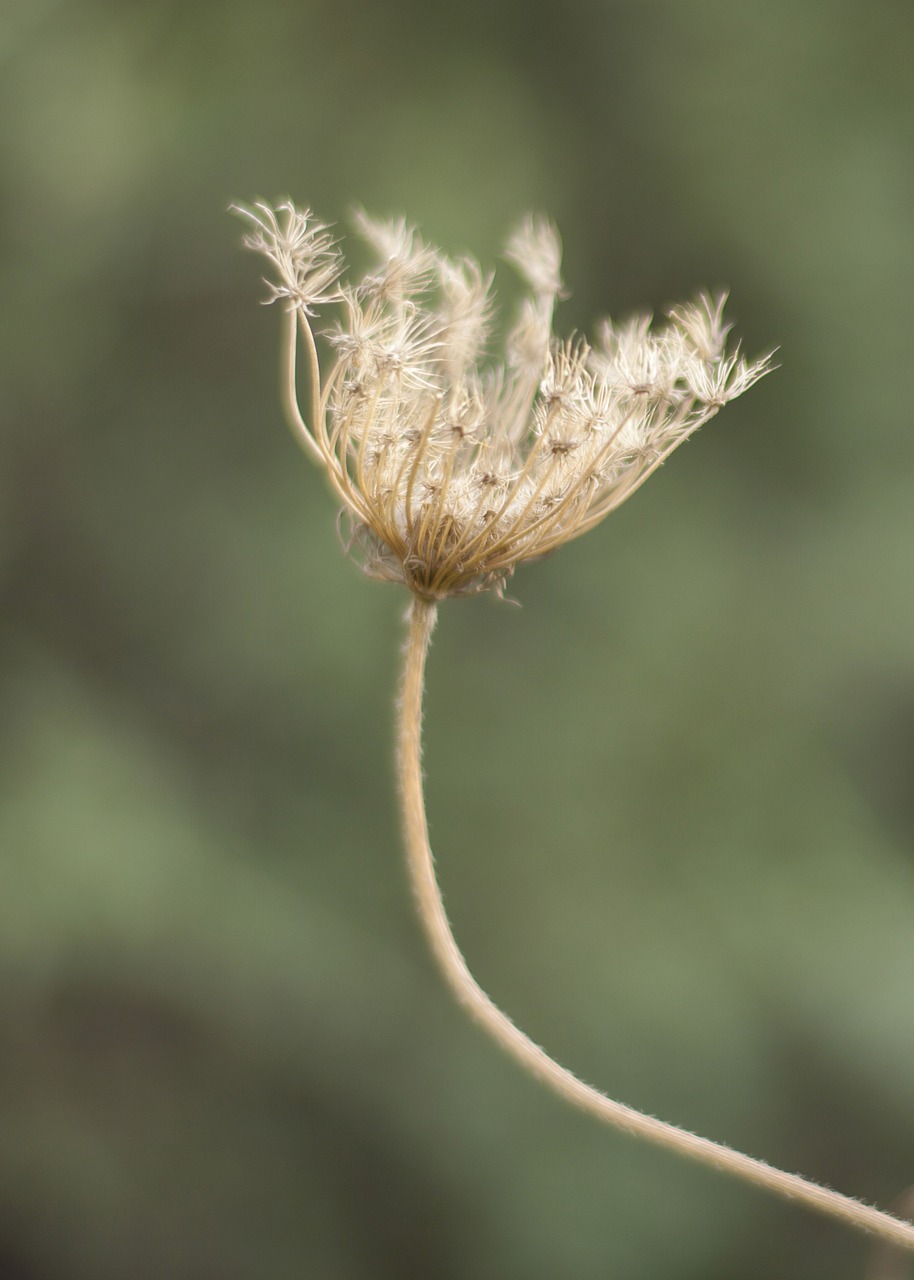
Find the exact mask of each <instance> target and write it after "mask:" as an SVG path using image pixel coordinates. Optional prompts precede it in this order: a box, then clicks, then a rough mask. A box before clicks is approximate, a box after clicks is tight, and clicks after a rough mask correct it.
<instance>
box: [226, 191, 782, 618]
mask: <svg viewBox="0 0 914 1280" xmlns="http://www.w3.org/2000/svg"><path fill="white" fill-rule="evenodd" d="M239 212H240V213H242V215H243V216H244V217H245V218H246V219H247V220H248V221H249V222H250V224H251V227H252V230H251V231H250V232H249V233H248V234H247V235H246V236H245V241H244V242H245V244H246V245H247V247H248V248H250V249H254V250H256V251H257V252H259V253H262V254H263V255H264V256H265V257H266V258H267V259H268V260H269V262H270V264H271V268H272V276H273V278H272V279H271V280H270V288H271V298H270V301H275V300H280V301H282V302H284V303H285V305H286V307H287V308H288V310H289V312H290V314H291V317H292V325H291V326H290V342H291V350H290V355H291V357H292V362H291V363H292V368H293V371H294V354H295V345H296V341H297V339H296V327H297V323H298V322H300V325H301V328H302V333H303V335H304V336H305V339H306V344H307V346H308V349H309V351H310V352H311V353H312V368H313V370H314V371H315V373H316V372H317V361H316V355H315V354H314V341H313V337H312V331H311V328H310V324H309V319H308V317H309V316H311V315H313V314H314V312H315V310H316V309H317V308H318V307H320V306H324V305H327V304H339V314H338V316H337V319H336V321H335V324H333V325H332V327H331V328H330V329H329V330H328V331H327V335H326V336H327V339H328V342H329V345H330V348H331V351H332V353H333V357H334V359H333V363H332V365H331V367H330V368H329V370H328V371H327V372H326V374H325V375H324V376H323V377H322V378H321V384H320V386H316V387H314V388H312V397H311V410H310V418H311V421H310V422H309V423H308V424H307V425H305V420H304V417H303V415H302V413H301V410H300V409H299V407H298V405H297V404H296V403H294V402H293V403H292V404H291V405H290V411H291V413H292V415H293V420H294V421H295V422H296V423H297V424H298V425H300V427H301V431H302V435H303V439H304V441H305V443H306V444H307V446H308V448H309V451H310V452H312V453H313V454H314V455H315V456H316V457H318V458H319V460H320V461H321V463H322V464H323V466H324V467H325V468H326V472H327V476H328V478H329V480H330V483H331V486H332V487H333V489H334V491H335V492H336V494H337V496H338V497H339V499H340V500H341V502H342V504H343V510H344V514H345V517H346V519H347V521H348V524H349V528H350V538H349V544H350V546H351V547H352V548H353V549H354V550H356V551H357V552H358V554H359V555H360V556H361V557H362V560H363V563H364V567H365V569H366V571H367V572H368V573H370V574H372V575H373V576H375V577H380V578H386V579H391V580H394V581H397V582H403V583H405V584H406V585H407V586H408V587H410V588H411V589H412V590H413V591H414V592H415V593H416V594H417V595H420V596H422V597H425V598H428V599H440V598H443V597H445V596H449V595H463V594H467V593H470V592H476V591H483V590H485V589H487V588H490V587H494V588H495V589H496V590H501V589H502V588H503V586H504V583H505V581H506V579H507V578H508V577H509V576H510V575H511V574H512V573H513V571H514V569H515V567H516V565H518V564H520V563H522V562H523V561H525V560H533V559H536V558H538V557H540V556H543V555H546V554H548V553H549V552H550V551H553V550H554V549H555V548H556V547H558V546H560V545H561V544H562V543H563V542H568V541H570V540H571V539H572V538H576V537H578V536H579V535H580V534H582V533H584V532H586V530H588V529H590V528H592V527H593V525H595V524H597V523H598V521H600V520H602V519H603V517H604V516H605V515H607V514H608V513H609V512H610V511H612V510H614V509H615V508H616V507H617V506H619V504H620V503H621V502H623V501H624V500H625V499H626V498H627V497H628V496H629V494H631V493H633V492H634V490H635V489H636V488H637V487H638V486H639V485H640V484H641V483H642V482H643V481H644V480H645V479H646V478H647V476H648V475H649V474H650V473H651V472H652V471H653V470H654V469H655V468H656V467H657V466H659V464H660V463H661V462H662V461H663V460H664V458H665V457H666V456H667V455H668V454H669V453H670V452H671V451H672V450H673V449H675V448H676V446H677V445H679V444H681V443H682V441H683V440H685V439H687V438H688V436H690V435H691V434H692V432H693V431H695V430H696V428H698V427H699V426H701V424H702V423H703V422H706V421H707V419H708V418H710V417H712V416H713V414H715V413H716V412H717V410H718V409H719V408H720V407H721V406H722V405H724V404H725V403H726V402H727V401H728V400H732V399H734V397H736V396H738V395H741V394H742V393H743V392H744V391H746V390H747V389H748V388H749V387H750V386H751V385H752V383H753V382H755V381H757V379H758V378H760V377H761V376H762V375H763V374H765V373H767V372H768V370H769V369H770V367H771V365H770V361H769V359H768V358H767V357H766V358H764V359H762V360H758V361H755V362H754V363H750V362H747V361H746V360H745V359H744V357H743V356H742V355H741V354H740V352H739V349H738V348H737V349H736V350H734V351H732V352H728V351H727V347H726V339H727V333H728V330H729V327H730V326H729V325H727V324H725V323H724V321H723V305H724V297H723V296H720V297H717V298H713V299H712V298H709V297H707V296H705V295H701V296H700V297H699V298H698V299H697V300H696V301H695V302H693V303H688V304H685V305H683V306H680V307H676V308H673V309H672V310H671V311H670V312H669V313H668V316H667V319H666V321H665V323H663V324H661V325H660V326H659V327H658V326H654V325H653V324H652V322H651V319H650V317H647V316H643V317H636V318H635V319H634V320H631V321H629V322H628V323H626V324H623V325H621V326H620V325H615V324H613V323H612V322H611V321H609V320H607V321H604V323H603V324H602V326H601V327H600V329H599V340H598V342H597V345H596V347H595V348H591V347H590V346H589V344H588V343H587V342H586V341H584V340H583V339H580V338H578V339H575V340H574V341H564V342H563V341H558V340H556V339H555V338H553V336H552V313H553V308H554V305H555V302H556V299H557V298H558V297H559V296H560V295H561V291H562V280H561V249H560V244H559V239H558V235H557V233H556V231H555V228H554V227H552V225H551V224H550V223H549V222H547V221H546V220H544V219H539V218H528V219H526V221H525V222H524V223H523V224H522V225H521V227H520V228H519V230H518V231H517V232H516V233H515V234H514V235H513V236H512V238H511V240H510V242H509V245H508V250H507V257H508V258H509V260H510V261H511V262H512V263H513V264H514V265H515V266H516V267H517V268H518V269H519V270H520V272H521V275H522V276H523V277H524V279H525V281H526V283H527V284H528V286H529V288H530V295H529V296H528V297H527V298H526V299H524V300H523V302H522V303H521V307H520V314H519V317H518V320H517V322H516V324H515V325H514V327H513V329H512V330H511V331H510V332H509V334H508V338H507V342H506V357H505V359H504V361H502V362H500V363H499V362H492V363H490V364H488V365H487V364H482V365H480V355H481V353H482V352H483V350H484V347H485V343H486V339H487V335H488V330H489V324H490V319H491V313H492V299H491V284H492V278H491V276H489V275H485V274H484V273H483V271H482V269H481V268H480V267H479V265H478V264H477V263H476V262H474V261H473V260H472V259H469V258H465V259H461V260H459V261H452V260H450V259H448V258H446V257H445V256H444V255H443V254H442V253H441V252H440V251H438V250H437V249H433V248H432V247H431V246H429V245H427V244H426V243H425V242H424V241H423V240H422V239H421V238H420V237H419V235H418V234H417V232H416V231H415V229H414V228H413V227H411V226H410V225H409V224H408V223H407V222H405V221H404V220H402V219H401V220H397V221H390V222H382V221H377V220H375V219H373V218H369V217H368V215H367V214H364V213H361V212H359V213H357V214H356V215H355V222H356V228H357V230H358V231H359V233H360V234H361V235H362V237H363V238H364V239H365V240H366V241H367V242H368V244H369V246H370V247H371V249H372V250H373V251H374V253H375V255H376V257H377V261H376V263H375V265H374V266H373V267H372V268H371V269H370V270H369V271H368V272H367V274H366V275H365V276H364V278H363V279H362V280H361V281H359V282H358V283H357V284H355V285H350V286H346V287H342V288H341V287H340V284H339V279H340V275H341V270H342V261H341V258H340V256H339V254H338V252H337V250H336V247H335V244H334V241H333V240H332V238H331V236H330V234H329V232H328V230H327V228H326V227H325V226H323V225H322V224H320V223H318V222H316V221H315V220H314V219H313V218H312V215H311V213H310V212H309V211H300V210H297V209H296V208H295V207H294V206H293V205H292V204H291V203H290V202H285V203H283V204H281V205H279V206H278V207H277V208H276V209H275V210H274V209H272V208H271V207H270V206H269V205H265V204H256V205H254V206H252V207H251V208H248V209H239ZM289 386H290V395H293V391H292V388H293V387H294V378H290V382H289Z"/></svg>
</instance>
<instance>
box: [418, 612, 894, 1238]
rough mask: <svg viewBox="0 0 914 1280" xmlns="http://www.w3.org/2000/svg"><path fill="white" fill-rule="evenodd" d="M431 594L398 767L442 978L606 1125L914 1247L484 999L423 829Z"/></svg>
mask: <svg viewBox="0 0 914 1280" xmlns="http://www.w3.org/2000/svg"><path fill="white" fill-rule="evenodd" d="M436 614H437V606H436V604H435V603H433V602H430V601H427V600H423V599H421V598H419V597H418V596H415V597H414V598H413V601H412V605H411V608H410V612H409V615H408V634H407V640H406V645H405V649H404V666H403V681H402V687H401V697H400V707H399V728H398V772H399V782H400V799H401V805H402V816H403V826H404V833H405V839H406V851H407V857H408V863H409V869H410V875H411V878H412V883H413V889H414V892H415V896H416V905H417V908H418V912H419V917H420V920H421V922H422V927H423V929H424V931H425V935H426V937H427V939H428V942H429V944H430V946H431V949H432V952H433V953H434V956H435V959H436V961H437V963H438V967H439V968H440V970H441V972H442V974H443V976H444V978H445V980H446V982H447V984H448V986H449V987H450V988H451V990H452V992H453V993H454V995H455V996H456V998H457V1000H458V1002H459V1003H460V1004H461V1005H463V1007H464V1008H465V1009H466V1010H467V1011H468V1013H469V1014H470V1015H471V1017H473V1018H474V1019H475V1020H476V1022H478V1023H479V1024H480V1025H481V1026H482V1027H483V1029H484V1030H485V1031H487V1032H488V1034H489V1035H490V1036H491V1037H492V1039H493V1040H494V1041H495V1042H496V1043H497V1044H498V1045H500V1046H501V1048H502V1049H504V1050H505V1052H506V1053H508V1054H510V1055H511V1057H512V1058H514V1059H515V1060H516V1061H517V1062H518V1063H519V1064H520V1065H521V1066H522V1067H523V1068H524V1069H525V1070H526V1071H528V1072H529V1073H530V1074H531V1075H533V1076H535V1077H536V1078H537V1079H539V1080H541V1081H542V1082H543V1083H544V1084H546V1085H548V1086H549V1087H550V1088H551V1089H553V1090H554V1091H555V1092H556V1093H557V1094H559V1095H560V1096H561V1097H563V1098H565V1099H566V1100H567V1101H568V1102H570V1103H572V1104H573V1105H574V1106H576V1107H579V1108H580V1109H581V1110H582V1111H586V1112H588V1113H589V1114H591V1115H594V1116H596V1117H597V1118H598V1119H600V1120H602V1121H604V1122H605V1123H606V1124H610V1125H612V1126H613V1127H614V1128H616V1129H620V1130H622V1132H624V1133H628V1134H631V1135H632V1136H634V1137H638V1138H645V1139H647V1140H648V1141H649V1142H654V1143H657V1144H658V1145H659V1146H662V1147H668V1148H669V1149H670V1150H672V1151H676V1152H678V1153H679V1154H680V1155H683V1156H688V1157H690V1158H691V1159H693V1160H698V1161H700V1162H701V1163H702V1164H707V1165H711V1166H713V1167H714V1168H716V1169H719V1170H721V1172H723V1173H726V1174H730V1175H732V1176H733V1177H736V1178H741V1179H743V1180H744V1181H745V1182H751V1183H753V1184H754V1185H755V1186H758V1187H762V1188H764V1189H766V1190H768V1191H771V1192H774V1193H775V1194H776V1195H779V1196H782V1197H784V1198H785V1199H788V1200H793V1201H795V1202H798V1203H800V1204H803V1205H806V1206H808V1207H809V1208H811V1209H816V1210H818V1211H819V1212H820V1213H824V1214H828V1215H829V1216H831V1217H833V1218H838V1219H839V1220H841V1221H842V1222H844V1223H846V1224H847V1225H849V1226H853V1227H856V1228H857V1229H858V1230H862V1231H866V1232H870V1233H872V1234H874V1235H878V1236H879V1237H881V1238H882V1239H884V1240H887V1241H891V1242H893V1243H894V1244H897V1245H900V1246H903V1247H904V1248H907V1249H910V1250H912V1251H914V1225H912V1224H911V1223H908V1222H903V1221H901V1220H900V1219H898V1218H894V1217H892V1215H891V1214H888V1213H884V1212H882V1210H880V1209H875V1208H873V1207H872V1206H870V1205H867V1204H862V1203H861V1202H860V1201H858V1200H853V1199H851V1197H850V1196H845V1195H841V1194H840V1193H839V1192H837V1191H831V1190H830V1189H829V1188H827V1187H822V1186H819V1185H818V1184H817V1183H815V1182H810V1181H808V1180H807V1179H806V1178H802V1177H800V1176H799V1175H798V1174H792V1173H784V1172H782V1171H781V1170H780V1169H775V1168H773V1167H772V1166H771V1165H769V1164H766V1163H765V1162H764V1161H763V1160H756V1159H754V1158H753V1157H752V1156H747V1155H743V1154H742V1152H739V1151H734V1150H733V1149H732V1148H730V1147H727V1146H724V1145H723V1144H722V1143H718V1142H712V1141H711V1140H710V1139H708V1138H701V1137H699V1136H698V1135H697V1134H694V1133H689V1132H688V1131H687V1130H685V1129H680V1128H677V1126H676V1125H672V1124H667V1123H666V1122H665V1121H663V1120H657V1119H655V1118H654V1117H653V1116H649V1115H645V1114H644V1113H643V1112H641V1111H636V1110H635V1109H634V1108H632V1107H628V1106H625V1104H624V1103H621V1102H616V1101H615V1100H614V1099H613V1098H610V1097H607V1095H606V1094H604V1093H601V1092H600V1091H599V1090H598V1089H595V1088H593V1087H592V1086H591V1085H588V1084H585V1083H584V1082H583V1081H582V1080H579V1079H578V1078H577V1076H575V1075H574V1074H573V1073H572V1072H571V1071H568V1070H567V1069H566V1068H565V1067H562V1066H560V1065H559V1064H558V1063H557V1062H555V1061H554V1060H553V1059H552V1058H551V1057H550V1056H549V1054H548V1053H546V1051H545V1050H544V1049H541V1048H540V1046H539V1045H538V1044H535V1043H534V1041H532V1040H531V1039H530V1038H529V1037H528V1036H526V1035H525V1034H524V1033H523V1032H522V1031H521V1030H520V1029H519V1028H518V1027H516V1026H515V1025H514V1023H513V1022H512V1021H511V1019H510V1018H509V1017H508V1016H507V1014H505V1013H502V1011H501V1010H500V1009H499V1008H498V1007H497V1006H496V1005H495V1004H494V1003H493V1002H492V1001H491V1000H490V999H489V997H488V996H487V995H486V993H485V992H484V991H483V990H482V988H481V987H480V986H479V984H478V983H477V981H476V979H475V978H474V977H473V975H472V974H471V973H470V970H469V968H468V967H467V963H466V961H465V960H464V958H463V955H462V954H461V951H460V948H459V947H458V946H457V943H456V941H455V940H454V935H453V933H452V932H451V927H450V924H449V923H448V919H447V914H446V912H445V909H444V903H443V901H442V897H441V890H440V888H439V886H438V881H437V878H436V875H435V866H434V859H433V856H432V851H431V847H430V845H429V838H428V824H427V821H426V816H425V801H424V794H423V786H422V693H423V685H424V679H425V658H426V654H427V652H428V645H429V640H430V638H431V634H432V630H433V628H434V625H435V619H436Z"/></svg>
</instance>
